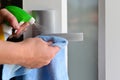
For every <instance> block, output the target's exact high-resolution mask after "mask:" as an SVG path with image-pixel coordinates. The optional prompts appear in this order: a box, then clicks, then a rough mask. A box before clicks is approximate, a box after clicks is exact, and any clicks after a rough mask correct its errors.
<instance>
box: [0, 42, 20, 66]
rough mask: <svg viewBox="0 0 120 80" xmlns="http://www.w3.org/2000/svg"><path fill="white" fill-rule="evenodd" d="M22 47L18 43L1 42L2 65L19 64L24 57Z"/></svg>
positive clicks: (0, 55)
mask: <svg viewBox="0 0 120 80" xmlns="http://www.w3.org/2000/svg"><path fill="white" fill-rule="evenodd" d="M21 53H22V47H21V45H18V43H14V42H7V41H0V64H18V63H20V59H21V57H22V55H21Z"/></svg>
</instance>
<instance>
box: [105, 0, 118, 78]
mask: <svg viewBox="0 0 120 80" xmlns="http://www.w3.org/2000/svg"><path fill="white" fill-rule="evenodd" d="M105 9H106V11H105V18H106V19H105V45H106V46H105V53H106V55H105V58H106V80H120V0H105Z"/></svg>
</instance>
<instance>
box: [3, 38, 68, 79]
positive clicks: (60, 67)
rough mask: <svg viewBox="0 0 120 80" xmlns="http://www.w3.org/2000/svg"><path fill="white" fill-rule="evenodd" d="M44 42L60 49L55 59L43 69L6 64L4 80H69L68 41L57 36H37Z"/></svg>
mask: <svg viewBox="0 0 120 80" xmlns="http://www.w3.org/2000/svg"><path fill="white" fill-rule="evenodd" d="M37 37H39V38H41V39H43V40H44V41H46V42H48V41H52V42H53V44H52V46H58V47H60V51H59V52H58V53H57V54H56V56H55V57H54V59H53V60H52V61H51V62H50V64H48V65H47V66H44V67H42V68H37V69H36V68H35V69H27V68H25V67H22V66H19V65H8V64H4V66H3V74H2V80H10V79H11V78H12V77H16V76H21V75H24V76H25V80H68V73H67V68H66V57H65V46H66V45H67V43H68V41H67V40H66V39H64V38H61V37H56V36H37Z"/></svg>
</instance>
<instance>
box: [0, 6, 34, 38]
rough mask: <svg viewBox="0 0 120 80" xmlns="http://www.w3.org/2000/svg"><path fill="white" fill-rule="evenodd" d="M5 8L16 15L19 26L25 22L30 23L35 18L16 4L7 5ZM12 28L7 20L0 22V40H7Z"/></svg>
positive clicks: (32, 22)
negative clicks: (3, 22) (0, 23)
mask: <svg viewBox="0 0 120 80" xmlns="http://www.w3.org/2000/svg"><path fill="white" fill-rule="evenodd" d="M5 8H6V9H7V10H8V11H9V12H10V13H11V14H13V15H14V16H15V17H16V19H17V21H18V23H19V26H20V25H22V24H24V23H25V22H29V23H30V24H34V23H35V19H34V18H33V17H32V16H31V15H30V14H28V13H27V12H26V11H24V10H23V9H21V8H19V7H17V6H7V7H5ZM12 29H13V28H12V27H11V26H9V23H8V22H6V23H5V24H2V25H1V26H0V40H7V39H8V37H10V36H11V35H12V33H13V32H12Z"/></svg>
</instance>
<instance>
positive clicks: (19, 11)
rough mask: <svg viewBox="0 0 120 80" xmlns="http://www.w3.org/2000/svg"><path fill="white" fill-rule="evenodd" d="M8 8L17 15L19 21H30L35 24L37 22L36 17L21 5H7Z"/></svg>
mask: <svg viewBox="0 0 120 80" xmlns="http://www.w3.org/2000/svg"><path fill="white" fill-rule="evenodd" d="M6 9H7V10H8V11H9V12H10V13H12V14H13V15H14V16H15V17H16V19H17V21H18V23H21V22H29V23H30V24H33V23H34V22H35V19H34V18H33V17H32V16H31V15H30V14H28V13H27V12H26V11H24V10H23V9H21V8H19V7H16V6H7V7H6Z"/></svg>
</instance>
